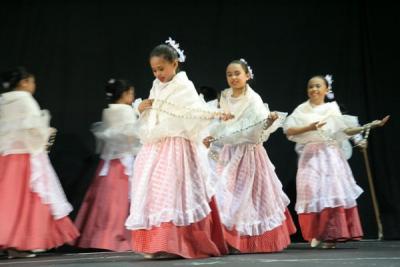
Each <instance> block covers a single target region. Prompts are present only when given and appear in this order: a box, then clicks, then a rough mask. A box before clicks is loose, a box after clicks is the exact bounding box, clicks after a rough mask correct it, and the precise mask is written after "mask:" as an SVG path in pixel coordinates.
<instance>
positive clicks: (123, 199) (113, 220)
mask: <svg viewBox="0 0 400 267" xmlns="http://www.w3.org/2000/svg"><path fill="white" fill-rule="evenodd" d="M106 95H107V98H108V99H109V100H110V104H109V106H108V108H106V109H104V110H103V118H102V121H101V122H99V123H96V124H94V127H93V129H92V131H93V133H94V135H95V136H96V138H97V146H98V152H100V153H101V155H100V158H101V161H100V164H99V167H98V170H97V173H96V176H95V177H94V179H93V182H92V184H91V186H90V188H89V190H88V192H87V193H86V196H85V198H84V201H83V203H82V206H81V208H80V210H79V213H78V216H77V217H76V220H75V224H76V225H77V227H78V228H79V230H80V232H81V236H80V237H79V239H78V240H77V242H76V243H75V245H76V246H78V247H82V248H100V249H108V250H112V251H128V250H131V233H130V231H129V230H127V229H126V228H125V221H126V218H127V217H128V214H129V203H130V201H129V194H131V193H132V192H131V191H130V190H129V189H130V187H131V185H130V177H131V176H132V168H133V163H134V159H135V156H136V154H137V153H138V151H139V149H140V146H141V144H140V140H139V138H138V136H137V132H138V129H137V125H138V123H137V113H136V111H135V110H134V108H133V107H132V102H133V100H134V98H135V96H134V95H135V94H134V88H133V86H132V84H131V83H130V82H129V81H127V80H121V79H118V80H116V79H111V80H109V81H108V82H107V85H106Z"/></svg>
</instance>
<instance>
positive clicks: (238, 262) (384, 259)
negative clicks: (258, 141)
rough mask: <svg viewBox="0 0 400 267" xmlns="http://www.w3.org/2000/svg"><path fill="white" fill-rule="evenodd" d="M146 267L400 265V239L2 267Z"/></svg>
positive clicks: (62, 258) (76, 258)
mask: <svg viewBox="0 0 400 267" xmlns="http://www.w3.org/2000/svg"><path fill="white" fill-rule="evenodd" d="M6 266H10V267H25V266H26V267H28V266H29V267H39V266H61V267H128V266H129V267H142V266H152V267H156V266H160V267H161V266H162V267H167V266H177V267H182V266H183V267H184V266H226V267H243V266H257V267H258V266H268V267H283V266H285V267H292V266H296V267H297V266H299V267H310V266H318V267H331V266H348V267H361V266H362V267H365V266H375V267H380V266H382V267H383V266H385V267H386V266H391V267H394V266H400V241H381V242H379V241H361V242H350V243H345V244H338V247H337V248H336V249H311V248H310V247H309V246H308V245H307V244H305V243H295V244H292V245H291V246H290V247H289V248H288V249H286V250H285V251H283V252H280V253H271V254H241V255H228V256H225V257H218V258H208V259H201V260H184V259H164V260H145V259H143V257H142V256H141V255H138V254H134V253H131V252H125V253H117V252H92V253H68V254H62V253H42V254H40V255H38V256H37V257H36V258H31V259H12V260H10V259H6V258H5V257H4V256H1V257H0V267H6Z"/></svg>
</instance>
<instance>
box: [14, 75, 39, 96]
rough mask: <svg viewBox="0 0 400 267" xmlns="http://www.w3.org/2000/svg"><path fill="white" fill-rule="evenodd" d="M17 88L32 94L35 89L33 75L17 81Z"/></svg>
mask: <svg viewBox="0 0 400 267" xmlns="http://www.w3.org/2000/svg"><path fill="white" fill-rule="evenodd" d="M17 90H22V91H27V92H29V93H31V94H32V95H33V94H34V93H35V90H36V82H35V77H33V76H31V77H28V78H26V79H23V80H21V81H20V82H19V83H18V86H17Z"/></svg>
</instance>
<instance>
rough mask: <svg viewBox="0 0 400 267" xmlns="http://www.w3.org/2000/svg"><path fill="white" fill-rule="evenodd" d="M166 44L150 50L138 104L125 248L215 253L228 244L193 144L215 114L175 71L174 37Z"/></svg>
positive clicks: (185, 253) (178, 56) (199, 254)
mask: <svg viewBox="0 0 400 267" xmlns="http://www.w3.org/2000/svg"><path fill="white" fill-rule="evenodd" d="M168 43H169V44H168V45H165V44H162V45H159V46H157V47H155V48H154V49H153V51H152V52H151V54H150V65H151V68H152V70H153V74H154V76H155V78H156V79H155V80H154V82H153V87H152V89H151V90H150V96H149V99H146V100H144V101H143V102H142V103H141V104H140V106H139V111H140V112H141V114H140V119H139V122H140V129H139V134H140V138H141V141H142V142H143V147H142V149H141V150H140V152H139V154H138V155H137V158H136V161H135V166H134V171H133V178H132V184H133V187H134V191H133V194H132V199H131V213H130V216H129V218H128V220H127V222H126V226H127V227H128V229H131V230H132V249H133V250H134V251H136V252H140V253H143V254H144V255H145V257H147V258H152V257H155V256H157V255H160V254H161V253H168V254H174V255H179V256H181V257H184V258H203V257H210V256H220V255H222V254H224V253H226V252H227V249H226V246H225V243H224V240H223V235H222V227H221V224H220V221H219V216H218V211H217V209H216V205H215V201H214V199H213V198H212V195H210V194H209V192H208V190H207V186H206V180H207V171H206V166H205V165H204V163H205V162H204V161H202V160H201V159H200V157H199V152H198V142H199V134H200V133H201V132H202V130H203V129H205V128H206V127H207V126H208V124H209V123H210V122H211V121H212V120H213V119H214V118H215V117H221V115H222V114H219V113H217V112H212V111H210V110H209V109H208V107H207V106H206V104H205V102H204V101H203V100H202V99H200V97H199V95H198V94H197V92H196V90H195V88H194V86H193V83H192V82H191V81H190V80H189V79H188V77H187V75H186V73H185V72H183V71H180V72H178V64H179V63H178V61H179V62H183V61H184V59H185V57H184V55H183V51H181V50H180V49H179V47H178V44H176V43H175V42H174V41H173V40H169V41H168ZM222 117H223V119H228V116H225V115H223V116H222ZM200 141H201V140H200Z"/></svg>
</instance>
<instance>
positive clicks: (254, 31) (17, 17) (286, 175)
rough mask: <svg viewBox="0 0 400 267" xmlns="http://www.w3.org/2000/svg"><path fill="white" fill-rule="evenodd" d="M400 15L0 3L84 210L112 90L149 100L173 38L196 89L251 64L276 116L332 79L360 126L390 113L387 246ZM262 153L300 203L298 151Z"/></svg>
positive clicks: (379, 185) (351, 7) (382, 10)
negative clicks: (313, 81)
mask: <svg viewBox="0 0 400 267" xmlns="http://www.w3.org/2000/svg"><path fill="white" fill-rule="evenodd" d="M398 11H399V5H398V4H396V3H392V1H385V0H381V1H369V0H366V1H361V0H360V1H354V0H349V1H320V0H309V1H306V0H302V1H295V0H293V1H287V0H286V1H270V2H265V3H263V2H262V1H222V0H214V1H205V0H203V1H176V0H169V1H142V3H140V2H137V1H118V0H114V1H111V0H110V1H100V0H97V1H94V0H93V1H87V0H86V1H85V0H81V1H33V0H32V1H26V0H18V1H17V0H15V1H12V2H11V1H10V2H2V3H1V4H0V69H1V70H4V69H6V68H9V67H12V66H15V65H24V66H26V67H27V68H28V69H29V70H31V71H32V72H34V73H35V74H36V78H37V83H38V91H37V93H36V95H35V96H36V98H37V100H38V101H39V103H40V105H41V106H42V107H43V108H46V109H49V110H50V111H51V113H52V125H53V126H54V127H56V128H57V129H58V130H59V134H58V136H57V140H56V144H55V146H54V147H53V150H52V153H51V159H52V162H53V164H54V167H55V169H56V171H57V172H58V174H59V176H60V179H61V182H62V184H63V186H64V189H65V191H66V194H67V197H68V198H69V200H70V201H71V203H72V204H73V205H74V207H75V212H76V210H77V209H78V208H79V206H80V203H81V201H82V198H83V195H84V193H85V191H86V190H87V187H88V185H89V183H90V181H91V178H92V176H93V173H94V171H95V168H96V164H97V163H98V158H97V156H96V155H94V138H93V136H92V135H91V133H90V131H89V128H90V125H91V123H93V122H95V121H98V120H99V119H100V117H101V111H102V109H103V108H104V107H105V105H106V103H105V97H104V96H105V95H104V91H103V85H104V83H105V82H106V81H107V80H108V79H109V78H111V77H115V78H119V77H123V78H128V79H131V80H133V81H134V84H135V86H136V92H137V95H138V96H139V97H147V95H148V91H149V89H150V87H151V82H152V80H153V77H152V73H151V71H150V68H149V64H148V54H149V52H150V50H151V49H152V48H153V47H154V46H155V45H157V44H159V43H160V42H162V41H164V40H165V39H167V38H168V37H169V36H171V37H172V38H174V39H176V40H177V41H178V42H180V43H181V46H182V47H183V49H184V50H185V52H186V54H187V63H185V65H184V69H185V70H186V71H187V73H188V76H189V78H190V79H191V80H192V81H193V82H194V83H195V85H196V86H201V85H209V86H213V87H216V88H219V89H222V88H225V87H226V82H225V74H224V72H225V67H226V65H227V64H228V63H229V62H230V61H231V60H232V59H237V58H240V57H244V58H246V59H247V60H248V62H249V63H250V65H251V66H252V68H253V70H254V72H255V80H254V82H253V84H252V86H253V88H254V89H255V90H256V91H257V92H258V93H259V94H260V95H261V96H262V98H263V99H264V101H265V102H267V103H269V105H270V108H271V109H274V110H280V111H288V112H291V111H292V110H293V109H294V108H295V107H296V106H297V105H298V104H300V103H301V102H303V101H304V100H305V99H306V94H305V85H306V82H307V79H308V78H309V77H310V76H312V75H314V74H326V73H330V74H333V76H334V80H335V82H334V85H333V86H334V91H335V94H336V99H337V101H338V102H339V103H340V104H341V105H342V106H343V107H344V109H345V111H346V112H347V113H349V114H355V115H358V116H359V119H360V121H361V122H367V121H368V120H371V119H375V118H381V117H383V116H384V115H386V114H392V119H391V121H390V123H389V124H388V125H387V127H385V128H384V129H378V130H377V131H375V132H373V134H372V136H371V138H370V147H369V156H370V161H371V164H372V168H373V174H374V178H375V186H376V190H377V194H378V200H379V203H380V207H381V212H382V220H383V226H384V235H385V238H386V239H398V238H400V227H399V225H400V204H399V202H400V194H399V189H400V181H399V178H400V177H399V175H398V172H399V170H397V169H396V168H399V160H398V155H399V153H400V146H399V142H398V140H397V138H396V136H397V134H398V133H399V123H398V115H399V112H398V106H397V105H398V101H399V100H400V98H399V96H398V92H397V89H400V88H399V86H398V85H399V82H398V78H399V74H400V73H399V70H400V69H399V67H398V62H399V59H400V56H399V54H400V53H399V48H400V42H399V33H400V23H399V22H400V19H399V15H398ZM265 146H266V148H267V151H268V153H269V155H270V158H271V160H272V162H273V163H274V164H275V166H276V171H277V173H278V176H279V177H280V179H281V181H282V183H283V185H284V190H285V191H286V192H287V194H288V195H289V197H290V198H291V200H292V202H294V201H295V172H296V160H297V159H296V154H295V152H294V150H293V147H294V144H293V143H290V142H289V141H287V140H286V138H285V137H284V135H283V134H282V132H281V131H279V132H277V133H276V134H274V135H273V136H272V137H271V138H270V140H269V141H268V142H267V143H266V144H265ZM350 165H351V167H352V169H353V172H354V175H355V177H356V180H357V182H358V183H359V185H360V186H362V188H364V190H365V193H364V194H363V195H362V196H361V197H360V198H359V201H358V203H359V207H360V213H361V219H362V224H363V227H364V230H365V236H366V237H367V238H376V233H377V229H376V224H375V219H374V213H373V209H372V204H371V198H370V194H369V187H368V183H367V178H366V172H365V169H364V165H363V160H362V156H361V154H360V153H359V152H358V151H357V150H354V155H353V157H352V158H351V160H350ZM10 190H11V189H10ZM291 208H293V204H292V206H291ZM75 212H74V213H73V214H72V217H74V216H75ZM297 238H299V236H297Z"/></svg>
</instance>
